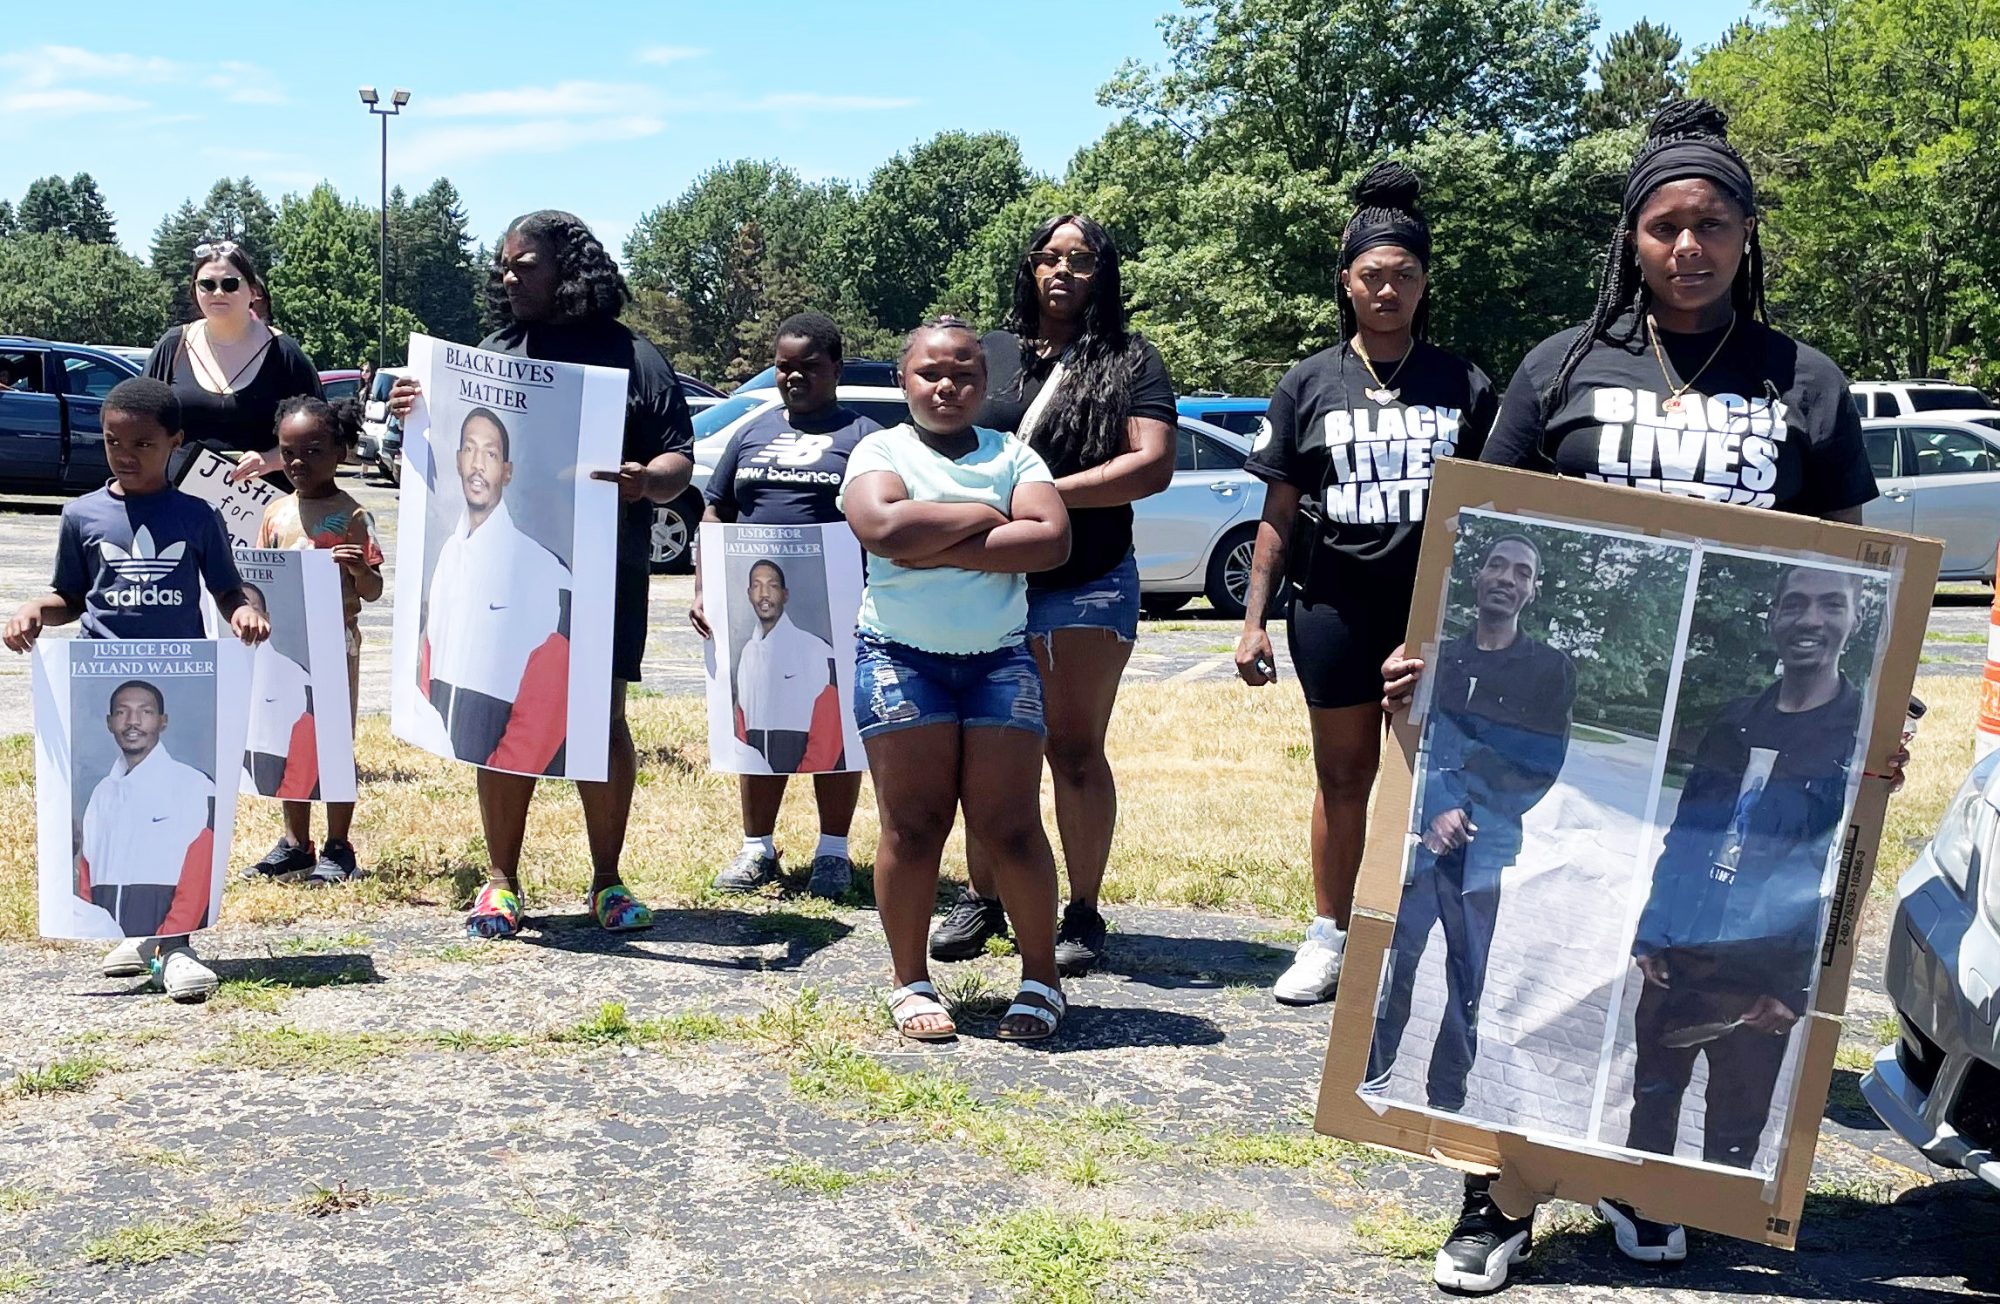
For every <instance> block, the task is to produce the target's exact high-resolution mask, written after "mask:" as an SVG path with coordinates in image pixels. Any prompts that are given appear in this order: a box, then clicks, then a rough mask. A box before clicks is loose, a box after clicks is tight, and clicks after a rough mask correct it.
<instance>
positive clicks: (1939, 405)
mask: <svg viewBox="0 0 2000 1304" xmlns="http://www.w3.org/2000/svg"><path fill="white" fill-rule="evenodd" d="M1910 406H1911V407H1912V408H1914V409H1916V410H1917V411H1919V412H1943V411H1946V410H1948V409H1951V408H1990V407H1992V406H1993V400H1992V399H1990V398H1988V397H1986V395H1984V394H1982V393H1980V392H1979V391H1978V390H1976V389H1973V388H1972V387H1971V386H1970V385H1925V386H1923V387H1922V388H1920V389H1919V388H1912V389H1911V390H1910Z"/></svg>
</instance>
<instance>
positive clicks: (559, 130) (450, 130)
mask: <svg viewBox="0 0 2000 1304" xmlns="http://www.w3.org/2000/svg"><path fill="white" fill-rule="evenodd" d="M664 130H666V123H664V122H662V121H661V120H660V119H659V118H656V117H648V116H645V115H639V114H633V115H627V116H623V117H606V118H595V119H582V120H579V119H574V118H550V119H544V120H541V121H535V122H516V123H509V124H507V125H505V126H493V127H474V126H466V127H437V128H418V129H415V130H412V131H411V132H410V133H409V135H408V137H407V138H406V140H405V141H403V142H401V143H398V142H395V141H391V142H390V145H389V166H390V170H391V171H392V172H396V173H399V174H405V173H407V174H416V175H422V176H433V175H436V174H437V173H439V172H443V171H447V170H449V169H451V168H454V167H457V166H459V165H460V164H463V163H468V162H471V161H472V160H474V159H481V158H490V157H492V156H493V155H495V154H508V155H517V154H559V153H562V152H564V151H566V150H571V149H576V148H579V147H582V146H586V145H600V144H605V143H608V142H614V141H622V140H641V139H644V138H645V137H647V136H657V135H659V134H660V132H662V131H664Z"/></svg>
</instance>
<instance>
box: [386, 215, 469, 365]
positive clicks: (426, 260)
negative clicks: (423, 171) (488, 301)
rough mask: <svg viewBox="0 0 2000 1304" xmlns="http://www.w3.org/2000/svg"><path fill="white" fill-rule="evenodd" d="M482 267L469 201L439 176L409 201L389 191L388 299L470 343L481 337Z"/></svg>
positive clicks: (445, 335) (443, 334)
mask: <svg viewBox="0 0 2000 1304" xmlns="http://www.w3.org/2000/svg"><path fill="white" fill-rule="evenodd" d="M484 282H485V276H484V271H483V268H481V267H476V266H475V265H474V263H473V260H472V233H471V231H470V230H469V229H468V227H467V224H466V216H465V204H464V201H462V200H461V199H460V198H459V195H458V190H457V189H456V188H455V187H454V186H453V185H452V184H451V182H450V181H448V180H446V179H445V178H443V177H439V178H438V179H437V180H436V181H433V182H432V183H431V184H430V187H429V188H428V189H426V190H425V191H424V192H423V193H422V194H420V195H418V196H417V197H416V198H415V199H413V200H408V201H405V200H404V197H403V192H402V189H401V188H400V187H398V188H397V189H396V190H395V191H393V192H391V194H390V196H389V298H390V301H391V302H392V303H397V304H401V305H403V306H405V307H407V308H408V309H409V310H410V311H411V312H412V313H414V314H415V315H416V316H417V317H418V318H419V319H421V320H422V321H423V322H424V324H425V326H426V327H427V328H428V329H429V331H430V333H432V334H434V335H437V336H438V337H439V338H441V339H448V340H460V341H463V342H466V343H471V342H472V341H474V340H476V339H478V338H479V337H480V335H481V333H482V332H481V331H480V329H479V296H480V288H481V286H482V285H483V284H484Z"/></svg>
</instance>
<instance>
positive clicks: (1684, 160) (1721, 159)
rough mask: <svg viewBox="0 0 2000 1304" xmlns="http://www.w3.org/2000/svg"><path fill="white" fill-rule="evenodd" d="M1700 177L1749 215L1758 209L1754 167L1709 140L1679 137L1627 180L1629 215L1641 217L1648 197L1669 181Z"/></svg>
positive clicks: (1646, 161)
mask: <svg viewBox="0 0 2000 1304" xmlns="http://www.w3.org/2000/svg"><path fill="white" fill-rule="evenodd" d="M1691 177H1699V178H1700V179H1701V180H1703V181H1710V182H1713V183H1714V184H1715V185H1717V186H1718V187H1720V188H1721V189H1722V190H1723V191H1725V192H1726V193H1727V194H1728V195H1729V197H1730V198H1731V199H1734V200H1735V201H1736V202H1737V203H1738V204H1740V205H1741V206H1742V208H1743V212H1744V213H1745V214H1746V215H1754V214H1755V213H1756V212H1757V187H1756V186H1755V184H1753V183H1752V182H1751V180H1750V169H1749V168H1746V167H1744V166H1743V164H1742V163H1741V162H1739V161H1738V160H1737V159H1735V158H1733V157H1732V156H1731V155H1730V154H1729V152H1728V151H1727V150H1725V149H1721V148H1719V147H1717V146H1716V145H1715V144H1714V142H1712V141H1706V140H1694V139H1688V140H1677V141H1675V142H1673V143H1672V144H1671V145H1667V146H1665V147H1664V148H1662V149H1661V150H1660V151H1659V152H1658V153H1656V154H1654V155H1652V156H1651V157H1649V158H1647V159H1646V160H1644V161H1643V162H1641V163H1638V164H1636V165H1635V166H1634V167H1633V169H1632V175H1631V176H1629V177H1627V178H1626V179H1625V216H1627V217H1636V216H1638V213H1639V209H1640V206H1641V205H1643V204H1644V203H1645V202H1646V197H1647V196H1648V195H1650V194H1652V193H1653V192H1654V191H1655V190H1658V189H1659V188H1660V187H1661V186H1664V185H1665V184H1667V182H1669V181H1685V180H1687V179H1689V178H1691Z"/></svg>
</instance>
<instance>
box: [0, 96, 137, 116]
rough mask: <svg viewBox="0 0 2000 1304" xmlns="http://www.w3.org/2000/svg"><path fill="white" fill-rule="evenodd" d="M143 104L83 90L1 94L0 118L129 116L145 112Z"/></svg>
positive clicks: (130, 99)
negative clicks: (107, 114)
mask: <svg viewBox="0 0 2000 1304" xmlns="http://www.w3.org/2000/svg"><path fill="white" fill-rule="evenodd" d="M146 107H147V104H146V101H144V100H135V99H133V98H132V97H131V96H129V95H106V94H104V93H102V92H99V91H82V90H74V89H72V90H13V91H0V114H12V113H17V114H20V115H22V116H23V117H26V116H28V115H31V114H32V115H35V116H39V117H45V118H72V117H75V116H77V115H78V114H84V113H130V112H134V111H136V110H139V109H143V108H146Z"/></svg>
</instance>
